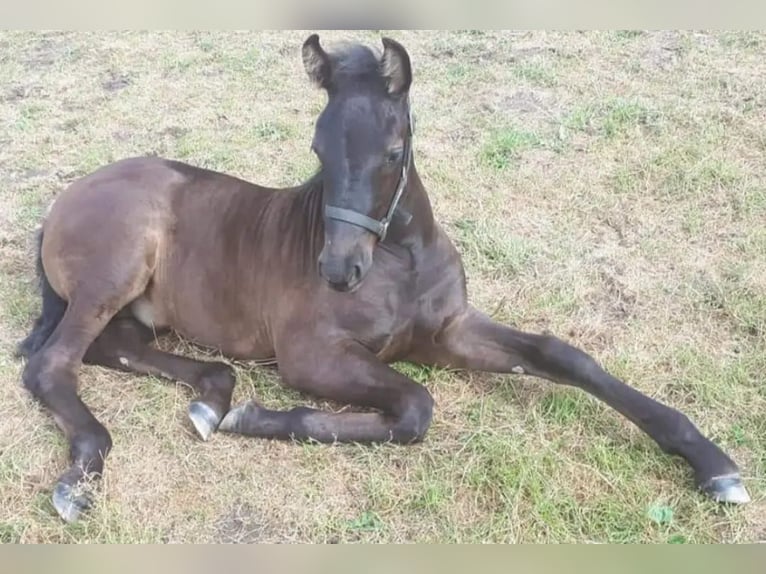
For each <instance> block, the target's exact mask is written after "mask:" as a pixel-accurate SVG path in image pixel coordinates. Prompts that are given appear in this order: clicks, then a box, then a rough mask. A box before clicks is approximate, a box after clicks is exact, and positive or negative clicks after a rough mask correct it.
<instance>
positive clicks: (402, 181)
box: [324, 102, 414, 241]
mask: <svg viewBox="0 0 766 574" xmlns="http://www.w3.org/2000/svg"><path fill="white" fill-rule="evenodd" d="M413 133H414V125H413V121H412V110H411V109H410V105H409V102H407V139H406V140H405V142H404V159H403V161H402V173H401V175H400V176H399V183H398V184H397V186H396V193H394V197H393V199H392V200H391V205H389V206H388V211H387V212H386V215H385V216H384V217H383V219H373V218H372V217H369V216H367V215H364V214H363V213H359V212H358V211H354V210H353V209H346V208H344V207H335V206H334V205H326V206H325V208H324V213H325V216H326V217H329V218H330V219H335V220H336V221H343V222H345V223H350V224H351V225H356V226H357V227H361V228H363V229H366V230H367V231H370V232H372V233H374V234H375V235H377V236H378V237H379V238H380V241H383V240H384V239H385V238H386V233H388V226H389V225H390V224H391V220H392V219H393V218H394V215H397V216H399V217H400V218H402V219H403V220H404V223H405V225H406V224H407V223H409V222H410V220H411V219H412V215H411V214H410V213H407V212H406V211H404V209H402V208H400V207H399V201H400V200H401V199H402V195H404V188H405V187H406V186H407V176H408V175H409V171H410V165H412V135H413Z"/></svg>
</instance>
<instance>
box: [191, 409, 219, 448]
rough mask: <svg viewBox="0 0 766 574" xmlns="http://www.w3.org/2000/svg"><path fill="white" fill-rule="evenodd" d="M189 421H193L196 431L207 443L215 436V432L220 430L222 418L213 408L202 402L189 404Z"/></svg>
mask: <svg viewBox="0 0 766 574" xmlns="http://www.w3.org/2000/svg"><path fill="white" fill-rule="evenodd" d="M189 419H191V422H192V424H193V425H194V430H196V431H197V434H198V435H199V437H200V438H201V439H202V440H204V441H206V440H207V439H209V438H210V435H211V434H213V431H215V430H216V429H217V428H218V423H219V422H220V420H221V417H219V416H218V414H216V412H215V411H214V410H213V408H212V407H211V406H209V405H206V404H205V403H203V402H202V401H192V402H191V403H190V404H189Z"/></svg>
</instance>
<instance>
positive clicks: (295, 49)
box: [0, 32, 766, 542]
mask: <svg viewBox="0 0 766 574" xmlns="http://www.w3.org/2000/svg"><path fill="white" fill-rule="evenodd" d="M390 35H392V36H394V37H396V38H398V39H399V40H400V41H402V42H403V43H404V45H405V46H406V47H407V48H408V50H409V51H410V53H411V55H412V58H413V61H414V66H415V74H416V76H415V85H414V88H413V100H414V107H415V111H416V114H417V120H418V133H417V134H416V138H417V141H416V154H417V158H418V165H419V171H420V173H421V174H422V177H423V178H424V180H425V183H426V185H427V187H428V189H429V190H430V193H431V195H432V199H433V202H434V204H435V210H436V215H437V217H438V219H439V220H440V221H441V222H443V224H444V225H445V226H446V228H447V229H448V231H449V233H450V234H451V235H452V236H453V237H454V239H455V240H456V241H457V242H458V243H459V245H460V246H461V249H462V250H463V252H464V254H465V263H466V266H467V268H468V273H469V289H470V292H471V296H472V298H473V300H474V301H475V302H476V303H477V304H478V305H480V306H482V307H484V308H485V309H487V310H490V311H494V312H495V313H496V315H497V316H498V317H499V318H501V319H503V320H506V321H509V322H513V323H515V324H517V325H520V326H522V327H524V328H527V329H531V330H542V329H549V330H551V331H553V332H555V333H557V334H559V335H561V336H563V337H566V338H568V339H569V340H571V341H572V342H574V343H575V344H577V345H579V346H581V347H583V348H584V349H586V350H587V351H589V352H591V353H592V354H593V355H594V356H596V357H597V358H598V359H599V360H600V361H601V362H603V363H604V364H605V365H606V366H607V367H608V368H609V369H610V370H612V371H613V372H614V373H615V374H616V375H619V376H621V377H624V378H625V379H626V380H628V381H629V382H630V383H631V384H634V385H635V386H636V387H638V388H639V389H641V390H642V391H644V392H645V393H647V394H649V395H651V396H653V397H655V398H658V399H661V400H664V401H666V402H668V403H669V404H671V405H674V406H676V407H678V408H681V409H683V410H684V411H685V412H686V413H687V414H688V415H689V416H690V417H691V418H692V419H693V420H694V421H695V422H697V424H698V425H699V426H700V427H701V428H702V429H703V431H704V432H705V433H707V434H708V435H710V436H711V437H713V438H714V439H715V440H716V441H717V442H718V443H720V444H721V445H722V446H724V447H725V448H726V449H728V450H730V451H731V452H732V453H733V454H734V456H735V457H736V459H737V460H738V461H739V463H740V464H741V466H742V468H743V472H744V475H745V477H746V481H747V486H748V488H749V490H750V492H751V494H752V496H753V498H754V502H753V503H752V504H751V505H749V506H747V507H744V508H737V509H722V508H719V507H718V506H716V505H715V504H713V503H710V502H708V501H706V500H704V499H703V498H702V497H701V496H699V495H697V494H696V493H695V492H694V491H693V490H692V489H691V479H690V476H689V474H688V472H687V470H686V468H685V467H684V466H683V465H682V464H681V463H680V462H679V461H677V460H674V459H670V458H669V457H666V456H665V455H663V454H661V453H660V452H659V451H658V450H657V448H656V447H655V446H654V444H653V443H651V442H650V441H649V440H648V439H646V438H645V437H644V436H642V435H641V434H640V433H639V432H638V431H637V430H636V429H635V428H633V427H632V426H630V425H629V424H628V423H626V422H624V421H623V420H622V419H620V418H619V417H618V416H617V415H616V414H614V413H613V412H611V411H609V410H608V409H606V408H604V407H603V406H602V405H601V404H599V403H597V402H596V401H594V400H592V399H590V398H588V397H586V396H585V395H584V394H583V393H580V392H577V391H575V390H570V389H561V388H555V387H553V386H551V385H549V384H547V383H541V382H539V381H536V380H533V379H528V378H514V379H512V378H510V377H501V376H488V375H477V374H457V373H448V372H443V371H437V370H428V369H412V368H410V367H405V366H402V368H406V369H408V372H409V373H410V374H412V375H413V376H415V377H416V378H418V379H419V380H422V381H423V382H425V383H426V384H428V386H429V388H431V389H432V391H433V394H434V396H435V397H436V399H437V402H438V410H437V413H436V418H435V422H434V425H433V427H432V430H431V432H430V433H429V436H428V439H427V441H426V442H425V443H424V444H422V445H420V446H416V447H411V448H396V447H388V446H386V447H383V446H381V447H361V446H342V447H320V446H313V445H308V446H298V445H292V444H284V443H276V442H268V441H256V440H248V439H240V438H235V437H231V436H223V435H216V436H214V438H213V439H212V440H211V441H210V442H209V443H205V444H203V443H200V442H199V441H198V440H196V439H195V437H194V435H193V432H192V430H191V428H190V425H189V423H188V422H187V420H186V417H185V409H186V405H187V403H188V400H189V398H190V397H189V394H188V392H187V391H186V390H185V389H184V388H182V387H175V386H172V385H167V384H164V383H160V382H158V381H154V380H152V379H150V378H148V377H133V376H127V375H123V374H118V373H114V372H108V371H105V370H102V369H98V368H84V369H83V371H82V376H81V380H82V393H83V396H84V398H85V400H86V402H87V403H88V404H89V405H90V406H91V407H92V409H93V411H94V413H95V414H96V416H97V417H99V419H100V420H102V421H103V422H104V424H105V425H106V426H107V427H108V428H109V429H110V431H111V433H112V435H113V438H114V442H115V448H114V450H113V452H112V454H111V456H110V458H109V460H108V462H107V472H106V476H105V479H104V482H103V487H102V489H101V493H100V494H99V496H98V501H97V507H96V509H95V510H94V512H93V513H92V515H91V516H90V518H89V519H88V520H86V521H83V522H81V523H80V524H77V525H72V526H66V525H63V524H62V523H61V522H60V521H59V519H58V518H57V517H56V516H55V515H54V513H53V510H52V507H51V505H50V503H49V495H50V490H49V489H50V488H51V486H52V484H53V481H54V479H55V477H56V476H57V475H58V473H59V472H60V470H61V469H62V468H63V466H64V464H65V459H66V447H65V444H64V441H63V440H62V438H61V436H60V434H59V433H58V431H57V430H56V428H55V426H54V425H53V423H52V421H51V419H50V418H49V416H48V415H47V414H46V413H44V412H43V411H42V410H41V409H40V408H38V407H37V406H36V405H35V404H34V403H33V402H32V401H31V400H30V398H29V397H28V396H27V395H26V393H25V392H24V391H23V389H22V388H21V387H20V385H19V384H18V381H19V376H20V370H21V365H20V363H19V362H18V361H17V360H15V359H13V358H12V356H11V351H12V348H13V345H14V344H15V342H16V341H17V340H18V339H19V338H21V337H22V336H23V335H24V334H25V333H26V331H27V329H28V328H29V326H30V324H31V321H32V318H33V315H34V313H35V312H36V310H37V309H38V305H39V303H38V301H37V295H36V294H35V293H34V290H33V264H32V259H31V250H32V249H31V232H32V230H33V228H34V226H35V225H36V224H37V222H38V220H39V217H40V215H41V213H42V210H43V209H44V207H45V205H46V204H47V202H48V201H49V200H50V199H51V198H52V197H54V196H55V194H56V193H57V192H58V191H59V190H61V189H62V187H64V186H65V185H66V184H67V183H68V182H70V181H72V180H73V179H74V178H76V177H78V176H80V175H83V174H85V173H87V172H88V171H90V170H92V169H94V168H95V167H97V166H99V165H101V164H104V163H106V162H109V161H112V160H116V159H119V158H121V157H125V156H132V155H139V154H147V153H156V154H160V155H164V156H168V157H173V158H177V159H182V160H186V161H190V162H192V163H195V164H198V165H202V166H206V167H212V168H215V169H219V170H225V171H228V172H231V173H233V174H235V175H239V176H242V177H245V178H248V179H251V180H253V181H257V182H261V183H265V184H274V185H289V184H294V183H296V182H298V181H300V180H302V179H303V178H305V177H306V176H307V175H308V174H309V173H310V172H311V171H312V170H313V168H314V166H315V163H314V160H313V158H312V157H311V155H310V153H309V149H308V147H309V146H308V142H309V141H310V137H311V131H312V126H313V121H314V119H315V117H316V114H317V112H318V111H319V110H320V109H321V106H322V104H323V96H322V95H321V94H320V93H318V92H316V91H314V90H313V89H311V88H310V87H309V85H308V83H307V81H306V79H305V76H304V72H303V69H302V66H301V62H300V57H299V46H300V43H301V42H302V40H303V39H304V37H305V36H306V34H305V33H301V32H278V33H277V32H270V33H230V34H211V33H205V34H202V33H199V34H167V33H164V34H156V33H154V34H90V35H86V34H69V33H46V34H27V33H7V32H4V33H2V34H0V76H1V77H2V78H3V83H2V85H1V86H0V126H2V129H1V130H0V166H1V167H0V318H1V319H2V327H1V328H0V382H2V385H0V540H4V541H25V542H33V541H34V542H38V541H77V542H80V541H98V542H105V541H125V542H136V541H243V542H247V541H354V540H362V541H426V540H428V541H503V542H511V541H557V542H559V541H561V542H577V541H636V542H710V541H756V540H765V539H766V507H765V504H766V503H764V495H766V479H765V468H766V439H764V437H765V436H766V390H765V389H766V385H764V384H763V373H764V371H765V370H766V343H764V339H765V337H764V335H765V334H766V233H764V221H765V220H766V180H765V175H764V172H765V169H766V136H764V131H763V126H764V125H766V92H765V91H764V90H765V88H764V84H763V81H762V78H763V77H764V76H765V75H766V65H765V64H764V60H763V50H764V48H765V47H766V36H764V35H759V34H750V33H748V34H732V33H726V34H709V33H677V32H658V33H598V34H596V33H587V34H580V33H568V34H551V33H500V32H497V33H495V32H493V33H481V32H454V33H446V32H428V33H426V32H417V33H415V32H391V33H390ZM322 37H323V39H324V41H325V42H331V41H338V40H341V39H354V40H363V41H368V42H373V43H374V42H377V41H378V36H377V35H376V34H373V33H350V32H332V33H330V32H326V33H323V34H322ZM166 344H167V345H170V346H172V345H179V349H181V350H183V351H184V352H187V353H199V351H197V350H194V349H191V348H187V347H185V346H184V344H183V342H179V341H168V342H166ZM238 372H239V377H240V385H239V386H238V388H237V391H236V397H235V398H236V400H237V401H240V400H243V399H245V398H246V397H249V396H253V395H257V396H259V397H260V398H261V399H262V400H264V402H266V403H267V404H270V405H279V406H282V405H287V404H295V403H298V402H301V401H302V400H303V399H301V398H300V397H299V396H298V395H296V394H294V393H291V392H289V391H285V390H283V389H281V388H280V387H279V386H278V383H277V380H276V378H275V376H274V374H273V373H272V372H270V371H268V370H264V369H258V368H254V367H252V366H248V365H240V366H238ZM658 510H659V511H660V512H659V513H658ZM668 510H670V511H672V518H669V514H668ZM653 517H654V519H653ZM658 517H660V518H658Z"/></svg>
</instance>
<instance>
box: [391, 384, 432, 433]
mask: <svg viewBox="0 0 766 574" xmlns="http://www.w3.org/2000/svg"><path fill="white" fill-rule="evenodd" d="M433 410H434V399H433V397H432V396H431V393H429V392H428V390H427V389H426V388H425V387H422V386H420V385H417V386H415V387H413V390H412V391H411V392H410V393H409V394H408V395H407V397H406V399H405V401H404V406H403V408H402V411H401V413H400V415H399V417H398V421H397V424H396V427H395V430H394V436H393V439H394V441H396V442H402V443H415V442H421V441H422V440H423V439H424V438H425V436H426V433H427V432H428V428H429V427H430V426H431V419H432V417H433Z"/></svg>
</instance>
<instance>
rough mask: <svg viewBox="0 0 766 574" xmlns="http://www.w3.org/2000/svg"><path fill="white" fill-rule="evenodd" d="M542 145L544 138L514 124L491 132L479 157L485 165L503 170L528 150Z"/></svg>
mask: <svg viewBox="0 0 766 574" xmlns="http://www.w3.org/2000/svg"><path fill="white" fill-rule="evenodd" d="M542 145H543V142H542V140H541V139H540V138H539V137H538V136H537V135H536V134H534V133H531V132H528V131H524V130H522V129H519V128H516V127H512V126H511V127H506V128H500V129H496V130H494V131H493V132H492V133H491V134H490V136H489V138H488V139H487V141H486V142H485V143H484V145H483V146H482V148H481V151H480V153H479V159H480V161H481V162H482V164H483V165H485V166H487V167H489V168H491V169H495V170H498V171H502V170H505V169H507V168H508V167H510V166H512V165H514V164H515V163H516V162H517V161H518V160H519V159H520V158H521V156H522V154H523V153H524V152H525V151H526V150H529V149H532V148H538V147H542Z"/></svg>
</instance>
